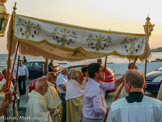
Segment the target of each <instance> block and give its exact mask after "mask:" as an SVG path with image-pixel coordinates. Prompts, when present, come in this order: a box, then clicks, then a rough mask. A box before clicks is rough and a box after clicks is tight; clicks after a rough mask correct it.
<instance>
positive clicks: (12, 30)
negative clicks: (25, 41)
mask: <svg viewBox="0 0 162 122" xmlns="http://www.w3.org/2000/svg"><path fill="white" fill-rule="evenodd" d="M15 11H16V2H15V5H14V7H13V12H12V18H11V33H10V38H9V48H8V61H7V72H6V85H7V86H6V88H5V91H6V89H7V88H9V68H10V67H9V65H10V60H11V48H12V39H13V34H14V28H13V24H14V22H13V17H14V16H15V14H16V12H15Z"/></svg>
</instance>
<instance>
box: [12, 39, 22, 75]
mask: <svg viewBox="0 0 162 122" xmlns="http://www.w3.org/2000/svg"><path fill="white" fill-rule="evenodd" d="M19 44H20V42H19V41H18V42H17V46H16V51H15V57H14V62H13V65H12V71H11V74H13V71H14V67H15V62H16V57H17V51H18V48H19Z"/></svg>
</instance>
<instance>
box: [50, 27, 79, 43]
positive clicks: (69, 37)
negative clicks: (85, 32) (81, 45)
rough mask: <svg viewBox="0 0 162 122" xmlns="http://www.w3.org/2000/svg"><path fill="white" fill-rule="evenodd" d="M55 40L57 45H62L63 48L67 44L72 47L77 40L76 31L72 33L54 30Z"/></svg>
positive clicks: (65, 30) (64, 30)
mask: <svg viewBox="0 0 162 122" xmlns="http://www.w3.org/2000/svg"><path fill="white" fill-rule="evenodd" d="M51 34H52V36H53V40H56V41H57V43H61V45H62V46H65V44H67V45H70V44H71V43H72V44H73V43H74V42H75V39H76V38H77V36H76V32H75V31H70V30H67V29H66V28H65V29H60V30H59V29H57V28H54V30H53V31H52V33H51Z"/></svg>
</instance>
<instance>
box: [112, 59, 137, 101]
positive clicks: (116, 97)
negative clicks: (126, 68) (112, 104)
mask: <svg viewBox="0 0 162 122" xmlns="http://www.w3.org/2000/svg"><path fill="white" fill-rule="evenodd" d="M137 59H138V57H136V58H135V59H134V62H133V64H132V65H131V68H130V69H133V67H134V65H135V63H136V61H137ZM123 87H124V82H123V83H122V85H121V87H120V89H119V91H118V93H117V95H116V96H115V98H114V100H113V101H116V100H117V99H118V97H119V95H120V92H121V90H122V88H123Z"/></svg>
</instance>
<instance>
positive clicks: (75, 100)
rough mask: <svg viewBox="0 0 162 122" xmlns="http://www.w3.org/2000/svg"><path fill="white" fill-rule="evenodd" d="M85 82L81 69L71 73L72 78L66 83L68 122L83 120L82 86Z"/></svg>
mask: <svg viewBox="0 0 162 122" xmlns="http://www.w3.org/2000/svg"><path fill="white" fill-rule="evenodd" d="M82 82H83V73H82V72H81V71H80V70H74V71H73V73H72V74H71V80H70V81H68V82H67V83H66V97H65V99H66V122H82V121H83V114H82V107H83V94H84V90H83V89H82V88H81V84H82Z"/></svg>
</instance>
